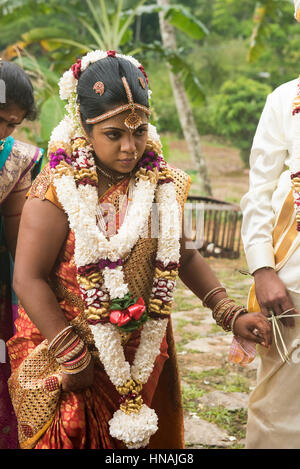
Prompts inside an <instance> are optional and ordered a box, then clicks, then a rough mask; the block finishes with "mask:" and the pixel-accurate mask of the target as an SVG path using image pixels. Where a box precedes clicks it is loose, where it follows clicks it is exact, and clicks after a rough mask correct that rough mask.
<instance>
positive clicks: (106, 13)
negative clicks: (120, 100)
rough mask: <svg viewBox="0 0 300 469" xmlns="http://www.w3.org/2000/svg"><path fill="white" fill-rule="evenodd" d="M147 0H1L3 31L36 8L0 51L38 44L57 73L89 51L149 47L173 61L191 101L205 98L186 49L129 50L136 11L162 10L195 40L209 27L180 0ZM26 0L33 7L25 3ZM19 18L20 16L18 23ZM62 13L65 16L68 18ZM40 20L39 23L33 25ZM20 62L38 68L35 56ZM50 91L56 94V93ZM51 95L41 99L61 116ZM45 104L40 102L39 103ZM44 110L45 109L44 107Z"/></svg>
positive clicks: (17, 51) (7, 54)
mask: <svg viewBox="0 0 300 469" xmlns="http://www.w3.org/2000/svg"><path fill="white" fill-rule="evenodd" d="M146 1H147V0H139V1H138V2H136V3H135V5H134V7H133V8H125V7H126V4H125V2H124V0H111V1H105V0H48V2H47V3H46V2H43V1H38V2H34V1H33V0H0V14H1V13H2V16H0V30H1V32H2V31H4V32H5V31H7V30H6V29H5V28H7V27H9V26H10V25H11V23H14V22H15V24H16V26H17V25H19V26H20V27H21V26H22V25H23V22H24V20H26V18H27V20H28V24H32V16H33V15H32V9H31V8H33V4H35V5H36V7H35V10H34V11H36V13H37V15H36V19H35V20H36V23H35V25H34V26H33V27H32V28H31V29H29V30H28V31H27V32H23V33H22V34H21V36H20V38H19V40H18V41H17V42H16V43H14V44H10V45H9V46H7V47H6V49H5V51H4V53H3V54H2V56H3V57H4V58H7V59H12V58H14V57H15V56H17V55H18V54H19V55H20V51H21V53H22V55H23V54H25V55H26V53H25V51H28V49H29V46H34V44H40V46H41V47H42V50H43V55H44V56H46V57H48V58H49V61H50V64H51V65H50V69H51V70H52V71H53V72H54V73H56V74H61V72H62V71H63V70H65V68H66V64H68V65H69V64H70V63H72V62H74V61H75V60H76V57H78V55H82V54H84V53H87V52H89V51H91V50H95V49H104V50H109V49H114V50H118V51H122V50H123V49H125V51H126V53H128V54H130V55H137V56H138V57H139V56H140V55H142V53H143V52H146V51H147V50H152V51H155V52H156V53H157V54H158V55H159V56H160V57H161V59H162V60H164V61H166V62H168V63H169V64H170V65H171V67H172V70H173V71H174V73H179V72H180V74H181V76H182V79H183V82H184V85H185V87H186V90H187V92H188V94H189V97H190V98H191V99H192V100H193V101H197V102H201V101H203V100H204V99H205V96H204V92H203V88H202V86H201V83H200V82H199V79H198V77H197V76H196V74H195V73H194V72H193V69H192V67H191V65H190V64H188V62H186V61H185V60H184V58H183V57H184V52H183V51H182V50H176V51H173V50H172V51H168V50H165V49H164V48H163V46H162V44H161V43H153V44H147V45H146V44H142V43H139V44H138V47H135V48H134V49H132V48H131V49H130V46H131V45H132V29H131V26H132V25H133V23H134V21H135V20H136V18H137V17H138V16H140V15H144V14H150V13H157V14H158V13H159V12H161V11H163V14H164V16H165V18H166V19H167V20H168V22H169V23H170V24H172V25H173V26H174V27H175V28H176V29H178V30H180V31H182V32H184V33H185V34H186V35H188V36H189V37H191V38H192V39H193V40H202V39H203V38H204V37H205V36H206V35H207V34H208V30H207V28H206V27H205V26H204V24H203V23H202V22H201V21H200V20H198V19H197V18H195V16H194V15H192V13H190V11H189V10H188V9H187V8H185V7H184V6H183V5H181V4H176V5H169V6H167V7H160V6H158V5H157V4H156V3H153V4H151V5H144V4H145V3H146ZM29 4H30V7H31V8H28V5H29ZM20 18H22V22H21V24H20ZM65 18H68V21H67V22H66V21H65ZM40 23H42V25H41V26H38V27H37V26H36V24H40ZM125 51H124V52H125ZM27 59H28V57H27ZM24 66H25V68H28V67H29V69H30V67H31V68H32V66H34V67H35V69H36V70H37V69H38V64H37V63H34V61H33V60H31V62H30V60H29V59H28V60H26V61H24ZM31 71H32V70H31ZM48 78H49V74H48V73H47V72H46V71H45V73H44V79H45V81H46V82H47V80H48ZM46 88H47V87H46ZM56 94H57V88H56ZM52 95H53V96H54V95H55V92H53V94H52ZM49 99H50V98H49V97H48V98H46V99H45V100H44V101H45V102H47V105H48V109H50V108H51V109H52V114H51V115H52V116H60V114H61V113H60V111H59V110H57V112H53V110H54V109H55V106H56V105H55V103H54V101H53V99H54V98H52V101H51V104H50V101H48V100H49ZM44 104H45V103H44V102H43V101H41V105H43V106H44ZM44 109H47V106H46V107H45V108H44ZM51 124H53V122H51ZM45 125H46V123H45ZM46 126H47V125H46ZM47 128H48V126H47Z"/></svg>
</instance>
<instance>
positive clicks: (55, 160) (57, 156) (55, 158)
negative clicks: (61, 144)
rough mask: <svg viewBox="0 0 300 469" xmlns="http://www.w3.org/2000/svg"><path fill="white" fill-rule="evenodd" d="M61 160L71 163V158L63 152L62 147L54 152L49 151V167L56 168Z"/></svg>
mask: <svg viewBox="0 0 300 469" xmlns="http://www.w3.org/2000/svg"><path fill="white" fill-rule="evenodd" d="M61 161H65V162H66V163H68V164H71V158H70V156H69V155H68V153H66V152H65V150H64V149H63V148H59V149H58V150H56V152H54V153H51V155H50V168H51V169H53V168H56V166H57V165H59V163H60V162H61Z"/></svg>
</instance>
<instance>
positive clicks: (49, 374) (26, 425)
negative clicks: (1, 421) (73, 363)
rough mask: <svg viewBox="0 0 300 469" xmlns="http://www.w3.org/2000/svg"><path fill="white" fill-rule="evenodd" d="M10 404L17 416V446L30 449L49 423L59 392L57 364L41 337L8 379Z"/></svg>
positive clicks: (58, 366)
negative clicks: (39, 341) (40, 341)
mask: <svg viewBox="0 0 300 469" xmlns="http://www.w3.org/2000/svg"><path fill="white" fill-rule="evenodd" d="M8 387H9V392H10V396H11V399H12V403H13V407H14V410H15V413H16V416H17V420H18V436H19V444H20V448H21V449H31V448H33V447H34V446H35V444H36V442H37V440H38V439H39V438H40V437H41V436H42V434H43V433H44V432H45V431H46V430H47V428H48V427H49V426H50V424H51V422H52V420H53V417H54V415H55V412H56V409H57V406H58V403H59V398H60V393H61V376H60V365H59V364H58V363H57V361H56V360H55V358H54V356H52V355H51V354H50V353H49V352H48V342H47V341H46V340H44V341H43V342H42V343H41V344H39V345H38V346H37V347H36V348H35V349H34V350H33V351H32V352H31V353H30V355H29V356H28V357H27V358H25V360H24V361H23V362H22V364H21V365H20V366H19V368H18V369H17V370H16V371H15V372H14V373H13V374H12V375H11V377H10V378H9V380H8Z"/></svg>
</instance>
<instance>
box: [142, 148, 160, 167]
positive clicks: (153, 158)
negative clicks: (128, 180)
mask: <svg viewBox="0 0 300 469" xmlns="http://www.w3.org/2000/svg"><path fill="white" fill-rule="evenodd" d="M161 161H162V158H161V156H159V155H157V154H156V153H155V152H154V151H148V152H147V153H145V154H144V155H143V156H142V158H141V159H140V161H139V162H138V168H146V169H147V170H148V171H152V170H153V169H154V168H155V167H156V168H157V169H158V171H159V170H160V162H161Z"/></svg>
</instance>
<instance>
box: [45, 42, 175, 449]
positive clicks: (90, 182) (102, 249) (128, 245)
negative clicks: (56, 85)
mask: <svg viewBox="0 0 300 469" xmlns="http://www.w3.org/2000/svg"><path fill="white" fill-rule="evenodd" d="M107 56H112V57H115V56H118V57H122V58H125V59H126V60H130V61H131V62H132V63H134V65H135V66H137V67H138V68H140V70H141V71H142V72H143V73H144V74H145V72H144V70H143V69H142V66H141V64H139V63H138V62H137V61H136V60H135V59H134V58H132V57H127V56H122V55H118V54H116V53H115V52H114V51H109V52H108V53H106V52H104V51H95V52H90V53H89V54H87V55H86V56H85V57H83V58H82V59H80V60H78V61H77V62H76V64H75V65H74V66H72V67H71V69H70V70H68V71H67V72H66V73H65V74H64V75H63V77H62V79H61V81H60V96H61V98H62V99H68V104H67V106H66V110H67V115H66V116H65V118H64V119H63V120H62V122H61V123H60V124H59V125H58V126H57V127H56V128H55V129H54V131H53V132H52V135H51V139H50V144H49V151H50V167H51V172H52V175H53V183H54V185H55V188H56V191H57V196H58V199H59V201H60V203H61V204H62V206H63V208H64V210H65V212H66V213H67V215H68V220H69V225H70V228H71V229H72V230H73V231H74V234H75V254H74V259H75V264H76V266H77V271H78V275H77V280H78V283H79V286H80V291H81V296H82V299H83V300H84V302H85V305H86V308H85V315H86V318H87V321H88V323H89V325H90V328H91V331H92V333H93V336H94V340H95V345H96V348H97V350H98V352H99V357H100V360H101V362H102V363H103V365H104V368H105V371H106V373H107V375H108V376H109V378H110V380H111V382H112V383H113V384H114V385H115V386H116V388H117V390H118V392H119V393H120V395H121V403H120V409H119V410H118V411H117V412H115V414H114V415H113V418H112V419H111V420H110V422H109V426H110V434H111V435H112V436H113V437H115V438H118V439H120V440H122V441H123V442H124V443H125V444H126V446H127V447H128V448H140V447H144V446H146V445H147V444H148V442H149V439H150V437H151V435H152V434H154V433H155V432H156V431H157V416H156V414H155V412H154V410H153V409H150V408H149V407H147V406H146V405H145V404H144V403H143V400H142V397H141V394H140V393H141V391H142V387H143V385H144V384H145V383H146V382H147V381H148V379H149V376H150V374H151V372H152V370H153V367H154V363H155V359H156V357H157V355H158V354H159V352H160V344H161V342H162V340H163V337H164V335H165V333H166V327H167V324H168V317H169V314H170V309H171V304H172V301H173V291H174V287H175V279H176V276H177V273H178V268H179V250H180V245H179V237H180V226H181V225H180V210H179V206H178V203H177V200H176V190H175V185H174V182H173V178H172V173H171V172H170V171H169V169H168V167H167V165H166V163H165V161H164V160H163V157H162V155H161V144H160V141H159V137H158V135H157V134H156V130H155V128H154V127H153V126H151V125H149V137H150V141H152V142H151V144H150V142H149V144H148V145H147V148H146V152H145V155H144V156H143V158H142V159H141V160H140V161H139V163H138V165H137V171H136V174H135V181H134V187H133V191H132V202H131V203H130V204H129V205H128V209H127V212H126V215H125V218H124V221H123V223H122V225H121V227H120V229H119V231H118V233H117V234H115V235H113V236H111V237H110V238H109V239H106V237H105V236H104V234H103V233H102V232H101V231H100V230H99V227H98V225H97V220H96V214H97V208H98V194H97V184H98V179H97V173H96V167H95V161H94V157H93V149H92V148H91V146H90V145H89V144H88V142H87V140H86V138H85V137H84V131H83V129H82V127H81V123H80V120H79V113H78V107H77V104H76V86H77V80H78V78H79V76H80V74H81V73H82V71H84V70H85V69H86V68H87V67H88V66H89V64H90V63H93V62H95V61H97V60H101V59H102V58H105V57H107ZM153 142H154V143H153ZM154 197H156V200H157V202H158V203H159V217H160V235H159V239H158V249H157V256H156V269H155V276H154V281H153V288H152V293H151V298H150V301H149V305H148V308H147V311H146V307H145V304H144V301H143V299H142V298H138V299H137V298H133V296H132V295H131V293H130V291H129V289H128V285H127V284H126V283H125V281H124V272H123V264H124V260H125V259H127V257H128V256H129V255H130V252H131V250H132V249H133V247H134V245H135V244H136V243H137V241H138V239H139V237H140V235H141V234H142V232H143V229H144V228H145V226H146V224H147V222H148V218H149V216H150V214H151V209H152V204H153V202H154ZM116 305H118V306H119V307H120V308H121V309H120V310H118V309H117V310H114V307H115V306H116ZM122 308H123V309H122ZM112 309H113V311H112ZM142 323H143V328H142V331H141V340H140V345H139V347H138V349H137V351H136V355H135V359H134V362H133V364H132V366H131V367H130V364H129V363H128V362H127V361H126V359H125V355H124V350H123V346H122V340H121V334H120V332H121V330H122V329H123V328H124V327H125V328H126V327H128V326H130V327H141V324H142ZM132 324H133V326H132Z"/></svg>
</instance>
